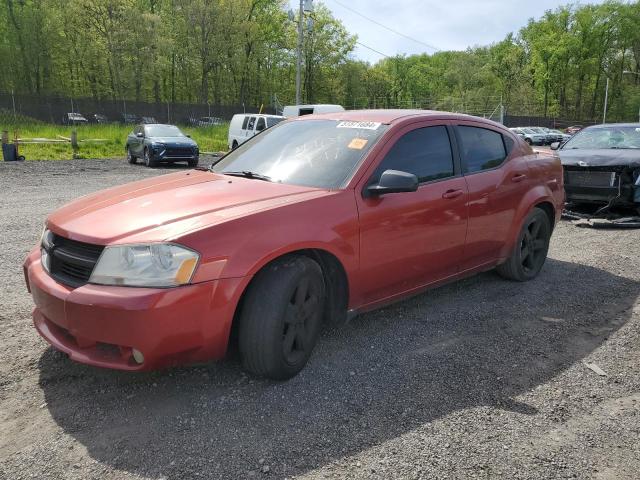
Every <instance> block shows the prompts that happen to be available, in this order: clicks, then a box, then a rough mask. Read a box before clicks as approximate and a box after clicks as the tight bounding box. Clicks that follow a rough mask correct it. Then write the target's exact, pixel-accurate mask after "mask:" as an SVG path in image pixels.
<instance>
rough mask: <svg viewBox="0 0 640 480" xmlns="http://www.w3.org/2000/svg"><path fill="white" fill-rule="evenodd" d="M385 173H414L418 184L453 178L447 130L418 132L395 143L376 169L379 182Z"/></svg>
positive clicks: (430, 129) (427, 129) (407, 135)
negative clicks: (395, 171) (388, 171)
mask: <svg viewBox="0 0 640 480" xmlns="http://www.w3.org/2000/svg"><path fill="white" fill-rule="evenodd" d="M385 170H400V171H402V172H409V173H413V174H414V175H415V176H416V177H418V181H419V182H420V183H422V182H429V181H433V180H438V179H440V178H447V177H452V176H453V154H452V153H451V142H450V141H449V134H448V132H447V128H446V127H444V126H438V127H426V128H418V129H416V130H412V131H411V132H408V133H406V134H405V135H403V136H402V137H400V139H399V140H398V141H397V142H396V143H395V145H394V146H393V147H391V150H389V152H388V153H387V155H386V156H385V157H384V159H383V160H382V162H381V163H380V165H379V166H378V168H377V169H376V171H375V173H374V175H373V178H372V180H373V181H375V182H377V181H378V180H379V179H380V175H382V172H384V171H385Z"/></svg>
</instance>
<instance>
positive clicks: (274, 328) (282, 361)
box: [238, 256, 325, 380]
mask: <svg viewBox="0 0 640 480" xmlns="http://www.w3.org/2000/svg"><path fill="white" fill-rule="evenodd" d="M324 302H325V284H324V278H323V275H322V269H321V268H320V266H319V265H318V264H317V263H316V262H315V261H313V260H311V259H310V258H307V257H303V256H295V257H286V258H283V259H281V260H276V261H275V262H273V263H272V264H270V265H269V266H267V267H265V269H263V270H262V271H260V272H259V273H258V274H257V275H256V277H255V279H254V280H253V282H252V284H251V285H250V286H249V289H248V290H247V293H246V296H245V299H244V302H243V305H242V310H241V313H240V317H239V322H240V324H239V332H238V333H239V338H238V340H239V347H240V355H241V357H242V363H243V365H244V368H245V369H247V370H248V371H249V372H251V373H253V374H255V375H259V376H263V377H267V378H271V379H274V380H286V379H288V378H291V377H293V376H294V375H296V374H297V373H298V372H299V371H300V370H302V369H303V368H304V366H305V365H306V363H307V360H308V359H309V357H310V356H311V352H312V350H313V348H314V346H315V344H316V341H317V339H318V333H319V331H320V325H321V321H322V314H323V310H324Z"/></svg>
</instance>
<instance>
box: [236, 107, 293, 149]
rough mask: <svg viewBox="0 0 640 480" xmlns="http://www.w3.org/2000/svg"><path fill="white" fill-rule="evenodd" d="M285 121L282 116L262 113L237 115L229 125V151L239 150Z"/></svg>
mask: <svg viewBox="0 0 640 480" xmlns="http://www.w3.org/2000/svg"><path fill="white" fill-rule="evenodd" d="M282 120H284V117H282V116H280V115H265V114H262V113H237V114H236V115H234V116H233V118H232V119H231V123H230V124H229V137H228V139H227V144H228V145H229V150H232V149H234V148H237V147H238V146H239V145H242V144H243V143H244V142H246V141H247V140H249V139H250V138H251V137H253V136H254V135H255V134H256V133H260V132H261V131H263V130H266V129H267V128H269V127H273V126H274V125H275V124H276V123H279V122H281V121H282Z"/></svg>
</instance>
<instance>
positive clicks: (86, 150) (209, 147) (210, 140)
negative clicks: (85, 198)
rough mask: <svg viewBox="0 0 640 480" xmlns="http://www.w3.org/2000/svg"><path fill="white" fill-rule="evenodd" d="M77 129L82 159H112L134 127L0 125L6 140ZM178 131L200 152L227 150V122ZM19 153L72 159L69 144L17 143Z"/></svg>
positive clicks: (32, 157)
mask: <svg viewBox="0 0 640 480" xmlns="http://www.w3.org/2000/svg"><path fill="white" fill-rule="evenodd" d="M74 129H75V130H77V132H78V142H79V149H78V155H79V156H80V157H81V158H115V157H124V155H125V150H124V145H125V142H126V140H127V135H128V134H129V133H130V132H131V130H132V129H133V127H132V126H131V125H119V124H116V123H113V124H104V125H76V126H73V127H71V126H64V125H49V124H38V123H21V124H14V125H0V130H8V131H9V141H13V138H14V135H15V133H16V132H17V134H18V137H19V138H25V139H26V138H48V139H57V138H59V137H58V135H61V136H63V137H67V138H69V137H70V136H71V130H74ZM181 130H182V131H183V132H184V133H186V134H188V135H191V138H193V139H194V140H195V141H196V142H197V143H198V146H199V147H200V151H201V152H218V151H226V150H227V132H228V130H229V125H228V124H224V125H217V126H208V127H181ZM88 139H104V140H105V141H104V142H83V140H88ZM18 148H19V154H20V155H24V156H25V158H26V159H27V160H69V159H71V158H73V151H72V149H71V144H70V143H42V144H29V145H19V147H18Z"/></svg>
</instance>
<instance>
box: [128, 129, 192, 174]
mask: <svg viewBox="0 0 640 480" xmlns="http://www.w3.org/2000/svg"><path fill="white" fill-rule="evenodd" d="M125 149H126V152H127V161H128V162H129V163H136V161H137V159H138V158H141V159H143V160H144V164H145V165H146V166H147V167H156V166H157V165H158V164H159V163H160V162H171V163H173V162H187V163H188V164H189V166H190V167H197V166H198V159H199V156H200V150H199V148H198V144H197V143H196V142H195V141H193V140H192V139H191V138H190V137H189V136H188V135H185V134H184V133H182V131H181V130H180V129H179V128H178V127H176V126H175V125H163V124H142V125H137V126H136V127H135V128H134V129H133V131H132V132H131V133H130V134H129V136H128V137H127V141H126V144H125Z"/></svg>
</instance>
